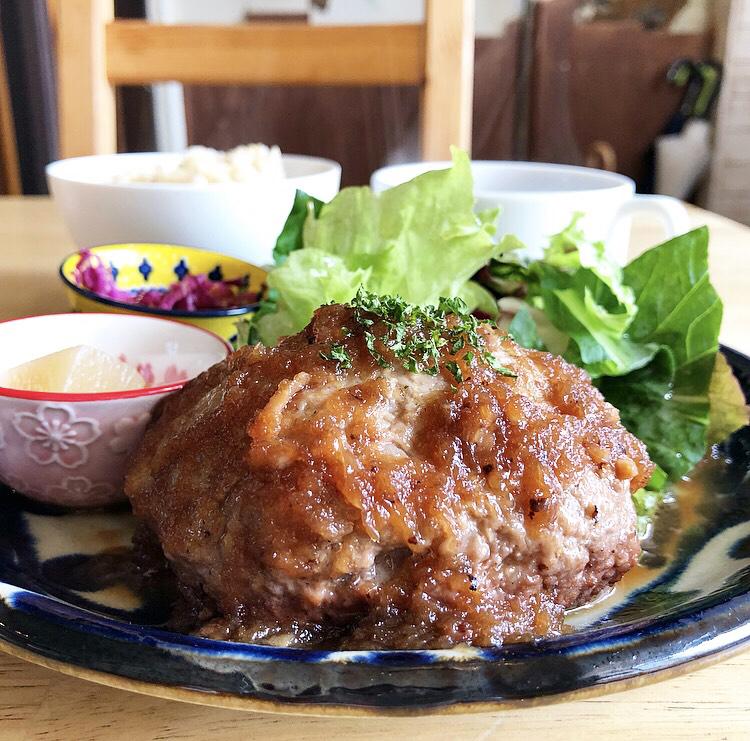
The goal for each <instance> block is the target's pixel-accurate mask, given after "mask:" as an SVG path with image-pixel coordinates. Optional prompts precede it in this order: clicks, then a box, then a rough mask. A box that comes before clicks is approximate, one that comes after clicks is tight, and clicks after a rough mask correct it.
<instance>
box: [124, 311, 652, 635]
mask: <svg viewBox="0 0 750 741" xmlns="http://www.w3.org/2000/svg"><path fill="white" fill-rule="evenodd" d="M342 328H345V330H344V331H342ZM375 329H376V333H377V330H378V327H377V325H376V327H375ZM482 333H483V337H484V340H485V342H486V344H487V347H488V348H489V349H490V350H491V351H492V352H493V353H494V354H495V355H496V357H497V358H498V359H499V360H500V362H502V363H503V364H504V365H506V366H508V367H510V368H512V369H513V370H514V371H515V372H516V373H517V374H518V377H517V378H515V379H514V378H509V377H505V376H502V375H500V374H498V373H496V372H495V371H493V370H492V369H490V368H488V367H486V366H484V365H482V364H478V363H477V362H476V361H474V363H473V364H472V366H471V367H464V369H463V370H464V376H465V380H464V382H463V383H461V384H460V385H459V386H458V388H455V387H454V386H453V378H452V376H451V375H450V374H448V373H444V374H443V376H439V377H437V378H430V377H428V376H416V375H414V374H409V373H406V372H401V371H392V370H383V369H382V368H380V367H379V366H378V365H377V364H376V363H375V362H374V361H373V358H372V356H371V355H370V354H369V352H368V351H367V349H366V347H365V344H364V340H363V337H362V332H361V328H360V327H359V326H358V325H357V324H356V323H355V322H354V321H353V319H352V316H351V311H350V310H349V309H346V308H343V307H337V306H330V307H324V308H323V309H320V310H319V311H318V312H317V314H316V316H315V318H314V319H313V320H312V322H311V323H310V325H309V326H308V327H307V328H306V329H305V330H304V331H303V332H301V333H300V334H298V335H295V336H293V337H289V338H287V339H285V340H284V341H282V342H281V344H280V345H279V346H277V347H276V348H274V349H270V350H269V349H265V348H260V347H255V348H243V349H242V350H240V351H238V352H236V353H234V354H233V355H232V356H231V357H229V358H228V359H227V360H226V361H225V362H223V363H221V364H219V365H217V366H215V367H213V368H211V369H210V370H209V371H207V372H206V373H205V374H203V375H202V376H200V377H199V378H198V379H196V380H195V381H193V382H191V383H190V384H188V385H187V386H186V387H185V389H184V390H183V391H182V392H180V393H178V394H176V395H175V396H173V397H171V398H170V399H169V400H168V401H167V402H166V404H165V405H164V407H163V409H162V411H161V414H160V416H159V418H158V419H157V420H155V421H154V422H153V423H152V425H151V426H150V428H149V429H148V431H147V433H146V436H145V438H144V440H143V443H142V445H141V447H140V450H139V451H138V453H137V455H136V457H135V460H134V462H133V465H132V467H131V470H130V473H129V475H128V478H127V482H126V493H127V495H128V497H129V498H130V500H131V502H132V504H133V508H134V511H135V513H136V515H137V516H138V517H139V518H140V519H141V520H143V521H144V522H145V523H146V524H147V525H148V527H150V528H151V529H152V530H153V531H154V533H155V534H156V535H157V537H158V538H159V540H160V542H161V543H162V546H163V548H164V551H165V554H166V555H167V557H168V558H169V560H170V561H171V563H172V565H173V567H174V569H175V571H176V573H177V575H178V578H179V580H180V582H181V584H182V586H183V589H184V590H185V591H187V592H189V593H191V594H195V595H204V596H199V597H198V599H197V602H198V603H200V606H201V607H202V608H205V606H206V605H208V604H210V605H211V606H212V610H213V611H214V612H215V617H214V619H213V620H212V621H208V622H207V623H205V624H204V625H203V627H202V631H203V633H204V634H207V635H212V636H215V637H222V638H229V639H236V640H265V639H268V638H269V637H270V636H274V635H277V636H278V634H282V633H283V634H291V636H292V640H293V641H296V642H310V641H312V642H315V641H317V642H320V641H323V642H325V641H326V640H328V641H329V642H330V641H334V642H336V643H339V644H341V645H346V646H351V647H362V646H380V647H409V648H418V647H440V646H450V645H454V644H457V643H466V642H468V643H473V644H476V645H492V644H498V643H500V642H502V641H503V640H509V639H513V640H517V639H521V638H524V637H528V636H538V635H547V634H549V633H552V632H555V631H557V630H559V629H560V625H561V620H562V615H563V611H564V609H565V608H567V607H572V606H575V605H578V604H582V603H584V602H586V601H588V600H589V599H591V598H592V597H593V596H594V595H596V594H597V593H598V592H599V591H600V590H602V589H603V588H605V587H607V586H609V585H610V584H612V583H614V582H616V581H617V580H618V579H619V578H620V577H621V576H622V574H623V573H624V572H625V571H627V570H628V569H629V568H631V567H632V566H633V565H634V563H635V561H636V559H637V556H638V553H639V550H640V549H639V545H638V540H637V537H636V533H635V513H634V511H633V506H632V502H631V499H630V492H631V491H634V490H635V489H637V488H638V487H640V486H642V485H643V484H644V483H645V482H646V481H647V480H648V478H649V475H650V472H651V470H652V465H651V463H650V462H649V460H648V457H647V455H646V452H645V449H644V447H643V445H642V444H641V443H640V442H639V441H638V440H637V439H636V438H635V437H633V436H632V435H630V434H629V433H628V432H627V431H626V430H625V429H624V428H623V427H622V426H621V424H620V422H619V419H618V415H617V412H616V410H615V409H614V408H613V407H611V406H610V405H608V404H607V403H606V402H605V401H604V400H603V399H602V397H601V395H600V394H599V392H598V391H597V390H596V389H595V388H594V387H593V386H592V385H591V383H590V381H589V380H588V378H587V376H586V375H585V373H584V372H583V371H581V370H580V369H578V368H575V367H573V366H571V365H569V364H567V363H565V362H564V361H563V360H561V359H560V358H558V357H554V356H552V355H549V354H545V353H539V352H535V351H528V350H523V349H521V348H519V347H518V346H516V345H515V344H514V343H513V342H512V341H510V340H509V339H507V338H503V337H501V336H500V335H499V333H497V332H495V331H492V330H489V329H483V330H482ZM347 335H348V336H347ZM334 341H335V342H343V344H344V345H345V347H346V349H347V351H348V353H349V355H350V356H351V358H352V360H353V367H352V368H351V369H346V370H344V369H341V368H337V366H336V364H335V363H333V362H331V361H326V360H324V359H323V358H322V357H321V351H323V352H327V351H328V350H329V349H330V344H331V342H334ZM444 359H448V358H447V355H446V356H445V357H444ZM624 459H627V460H624ZM618 460H620V461H621V463H620V465H616V464H617V461H618ZM631 462H632V464H634V465H631ZM623 471H626V472H627V471H633V472H635V475H634V476H633V478H632V479H630V480H624V481H620V480H619V479H618V478H617V475H616V474H617V473H619V474H620V475H621V476H622V475H623V473H622V472H623ZM214 606H215V607H214ZM205 619H206V612H205V611H204V613H203V616H202V618H201V621H205ZM333 636H336V637H335V638H334V637H333Z"/></svg>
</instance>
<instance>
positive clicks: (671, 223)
mask: <svg viewBox="0 0 750 741" xmlns="http://www.w3.org/2000/svg"><path fill="white" fill-rule="evenodd" d="M450 164H451V163H450V162H414V163H410V164H404V165H391V166H389V167H383V168H381V169H380V170H376V171H375V172H374V173H373V175H372V178H371V179H370V185H371V187H372V189H373V190H374V191H375V192H377V193H379V192H381V191H383V190H386V189H387V188H392V187H393V186H395V185H400V184H401V183H404V182H406V181H407V180H411V179H412V178H414V177H416V176H417V175H420V174H421V173H423V172H427V171H429V170H439V169H442V168H445V167H450ZM471 169H472V173H473V175H474V196H475V198H476V208H477V210H484V209H487V208H497V207H499V208H500V214H499V216H498V220H497V229H498V232H497V233H498V235H499V236H503V235H505V234H513V235H515V236H516V237H518V238H519V239H520V240H521V241H522V242H523V243H524V244H525V245H526V246H527V250H528V255H529V256H530V257H534V258H537V257H541V254H542V250H543V249H544V247H545V246H546V245H547V244H549V237H550V236H551V235H552V234H557V233H558V232H560V231H562V230H563V229H564V228H565V227H566V226H567V225H568V224H569V223H570V220H571V219H572V217H573V214H575V213H576V212H578V211H580V212H582V213H583V214H584V216H583V218H582V219H581V221H580V226H581V228H582V229H583V232H584V234H585V235H586V237H587V238H588V239H590V240H593V241H597V240H601V241H603V242H604V243H605V244H606V248H607V254H608V255H610V257H612V259H614V260H616V261H617V262H619V263H620V264H624V263H625V262H626V261H627V254H628V243H629V240H630V221H631V216H632V215H633V214H635V213H638V212H644V211H645V212H648V213H651V214H654V215H656V216H658V217H659V218H660V219H661V221H662V223H663V225H664V232H665V239H669V238H670V237H673V236H675V235H677V234H682V233H684V232H686V231H688V230H689V229H690V220H689V217H688V213H687V209H686V208H685V206H684V205H683V204H682V203H681V202H680V201H678V200H677V199H676V198H670V197H669V196H650V195H648V196H647V195H638V194H636V192H635V183H634V182H633V181H632V180H631V179H630V178H628V177H626V176H625V175H619V174H617V173H614V172H605V171H604V170H595V169H593V168H590V167H575V166H573V165H555V164H547V163H541V162H502V161H474V162H472V163H471Z"/></svg>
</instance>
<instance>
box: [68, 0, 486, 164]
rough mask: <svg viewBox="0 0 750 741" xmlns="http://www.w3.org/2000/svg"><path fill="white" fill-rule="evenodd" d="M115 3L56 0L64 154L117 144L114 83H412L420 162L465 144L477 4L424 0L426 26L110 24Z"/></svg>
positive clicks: (106, 150)
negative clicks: (417, 92) (417, 99)
mask: <svg viewBox="0 0 750 741" xmlns="http://www.w3.org/2000/svg"><path fill="white" fill-rule="evenodd" d="M113 6H114V3H113V0H64V1H63V2H60V1H59V0H58V3H57V10H56V23H57V55H58V75H59V90H58V97H59V108H60V116H59V118H60V148H61V155H62V156H63V157H74V156H78V155H85V154H105V153H111V152H114V151H116V146H117V125H116V116H115V97H114V87H115V86H116V85H142V84H150V83H155V82H164V81H168V80H175V81H178V82H184V83H194V84H213V85H420V86H422V88H423V94H422V114H421V149H422V157H423V158H424V159H446V158H447V157H448V150H449V146H450V145H451V144H455V145H457V146H460V147H463V148H464V149H466V150H469V149H470V146H471V121H472V93H473V80H474V0H425V23H424V25H387V26H385V25H384V26H309V25H305V24H296V23H295V24H291V23H281V24H270V23H262V24H261V23H259V24H257V25H253V24H246V25H237V26H199V25H193V26H174V25H161V24H152V23H147V22H143V21H132V20H131V21H124V20H117V21H116V20H114V13H113Z"/></svg>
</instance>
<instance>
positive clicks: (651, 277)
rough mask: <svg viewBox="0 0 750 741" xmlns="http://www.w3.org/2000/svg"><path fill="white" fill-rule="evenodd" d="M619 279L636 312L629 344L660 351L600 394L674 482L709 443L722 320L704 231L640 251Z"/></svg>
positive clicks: (605, 384)
mask: <svg viewBox="0 0 750 741" xmlns="http://www.w3.org/2000/svg"><path fill="white" fill-rule="evenodd" d="M623 277H624V281H625V283H626V284H627V285H628V286H629V287H630V288H631V289H632V290H633V293H634V295H635V300H636V303H637V306H638V313H637V315H636V316H635V318H634V320H633V322H632V323H631V325H630V327H629V329H628V334H629V336H630V338H631V339H632V341H634V342H641V343H644V344H657V345H659V347H660V350H659V353H658V354H657V356H656V357H655V358H654V360H653V361H652V362H651V363H650V364H649V365H648V366H646V367H644V368H642V369H641V370H638V371H635V372H633V373H630V374H628V375H626V376H622V377H620V378H607V379H603V381H602V382H601V383H600V389H601V390H602V393H603V394H604V396H605V397H606V398H607V400H608V401H609V402H611V403H612V404H614V405H615V406H616V407H617V408H618V409H619V410H620V416H621V417H622V420H623V422H624V424H625V426H626V427H627V428H628V429H629V430H630V431H631V432H632V433H633V434H635V435H636V436H637V437H639V438H640V439H641V440H643V442H644V443H645V444H646V447H647V448H648V451H649V454H650V455H651V457H652V459H653V460H654V461H655V462H656V463H658V464H659V465H660V466H661V467H662V468H663V469H664V470H665V471H666V472H667V474H668V476H669V478H670V479H671V480H676V479H678V478H679V477H681V476H684V475H685V474H686V473H687V472H688V471H690V469H691V468H693V466H695V464H696V463H698V461H699V460H700V459H701V458H702V457H703V456H704V454H705V452H706V447H707V444H708V437H707V432H708V421H709V407H710V402H709V389H710V386H711V378H712V375H713V372H714V365H715V363H716V357H717V352H718V349H719V328H720V327H721V316H722V304H721V299H719V296H718V294H717V293H716V291H715V290H714V288H713V286H712V285H711V282H710V280H709V276H708V230H707V229H706V228H705V227H704V228H701V229H696V230H694V231H692V232H689V233H687V234H684V235H682V236H680V237H676V238H674V239H672V240H670V241H668V242H665V243H664V244H661V245H659V246H657V247H654V248H653V249H651V250H648V251H647V252H644V253H643V255H641V256H640V257H638V258H637V259H635V260H633V261H632V262H631V263H630V264H629V265H627V267H626V268H625V270H624V276H623Z"/></svg>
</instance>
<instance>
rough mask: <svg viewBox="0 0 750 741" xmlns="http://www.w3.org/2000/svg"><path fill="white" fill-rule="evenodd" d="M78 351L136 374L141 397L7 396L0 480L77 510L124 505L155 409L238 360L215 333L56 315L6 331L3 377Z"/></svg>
mask: <svg viewBox="0 0 750 741" xmlns="http://www.w3.org/2000/svg"><path fill="white" fill-rule="evenodd" d="M76 345H90V346H92V347H96V348H99V349H100V350H104V351H105V352H108V353H111V354H113V355H116V356H119V357H121V358H122V359H123V360H126V361H127V362H129V363H130V364H132V365H134V366H137V367H138V368H139V370H140V372H141V374H142V375H143V376H144V377H145V378H146V379H147V381H148V383H149V385H148V386H147V387H146V388H144V389H138V390H135V391H114V392H107V393H96V394H62V393H42V392H35V391H21V390H18V389H11V388H3V387H0V480H2V481H4V482H5V483H6V484H8V485H9V486H10V487H11V488H13V489H15V490H16V491H18V492H20V493H22V494H25V495H26V496H28V497H31V498H33V499H38V500H40V501H44V502H49V503H52V504H59V505H64V506H70V507H95V506H101V505H105V504H110V503H113V502H116V501H118V500H121V499H122V498H123V494H122V480H123V476H124V474H125V469H126V466H127V463H128V458H129V455H130V453H132V452H133V449H134V448H135V446H136V445H137V443H138V441H139V439H140V437H141V435H142V434H143V430H144V428H145V427H146V424H147V423H148V421H149V419H150V418H151V412H152V410H153V408H154V406H155V405H156V404H157V403H158V402H159V401H160V400H161V399H163V398H164V397H165V396H167V395H168V394H171V393H173V392H174V391H176V390H178V389H180V388H182V386H184V385H185V383H187V381H188V380H189V379H191V378H194V377H195V376H197V375H198V374H199V373H201V372H203V371H204V370H205V369H206V368H208V367H210V366H211V365H213V364H214V363H217V362H219V361H220V360H223V359H224V358H225V357H226V356H227V355H228V354H229V352H230V351H231V348H230V347H229V345H228V344H227V343H226V342H225V341H224V340H222V339H221V338H219V337H217V336H216V335H214V334H213V333H211V332H208V331H206V330H204V329H200V328H198V327H194V326H191V325H187V324H180V323H178V322H173V321H169V320H166V319H157V318H154V317H148V316H132V315H128V314H52V315H49V316H36V317H28V318H26V319H14V320H11V321H7V322H2V323H0V348H2V351H1V352H0V371H2V370H5V369H8V368H12V367H14V366H16V365H20V364H21V363H25V362H27V361H29V360H33V359H34V358H38V357H41V356H43V355H47V354H49V353H53V352H57V351H58V350H63V349H65V348H68V347H73V346H76Z"/></svg>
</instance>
